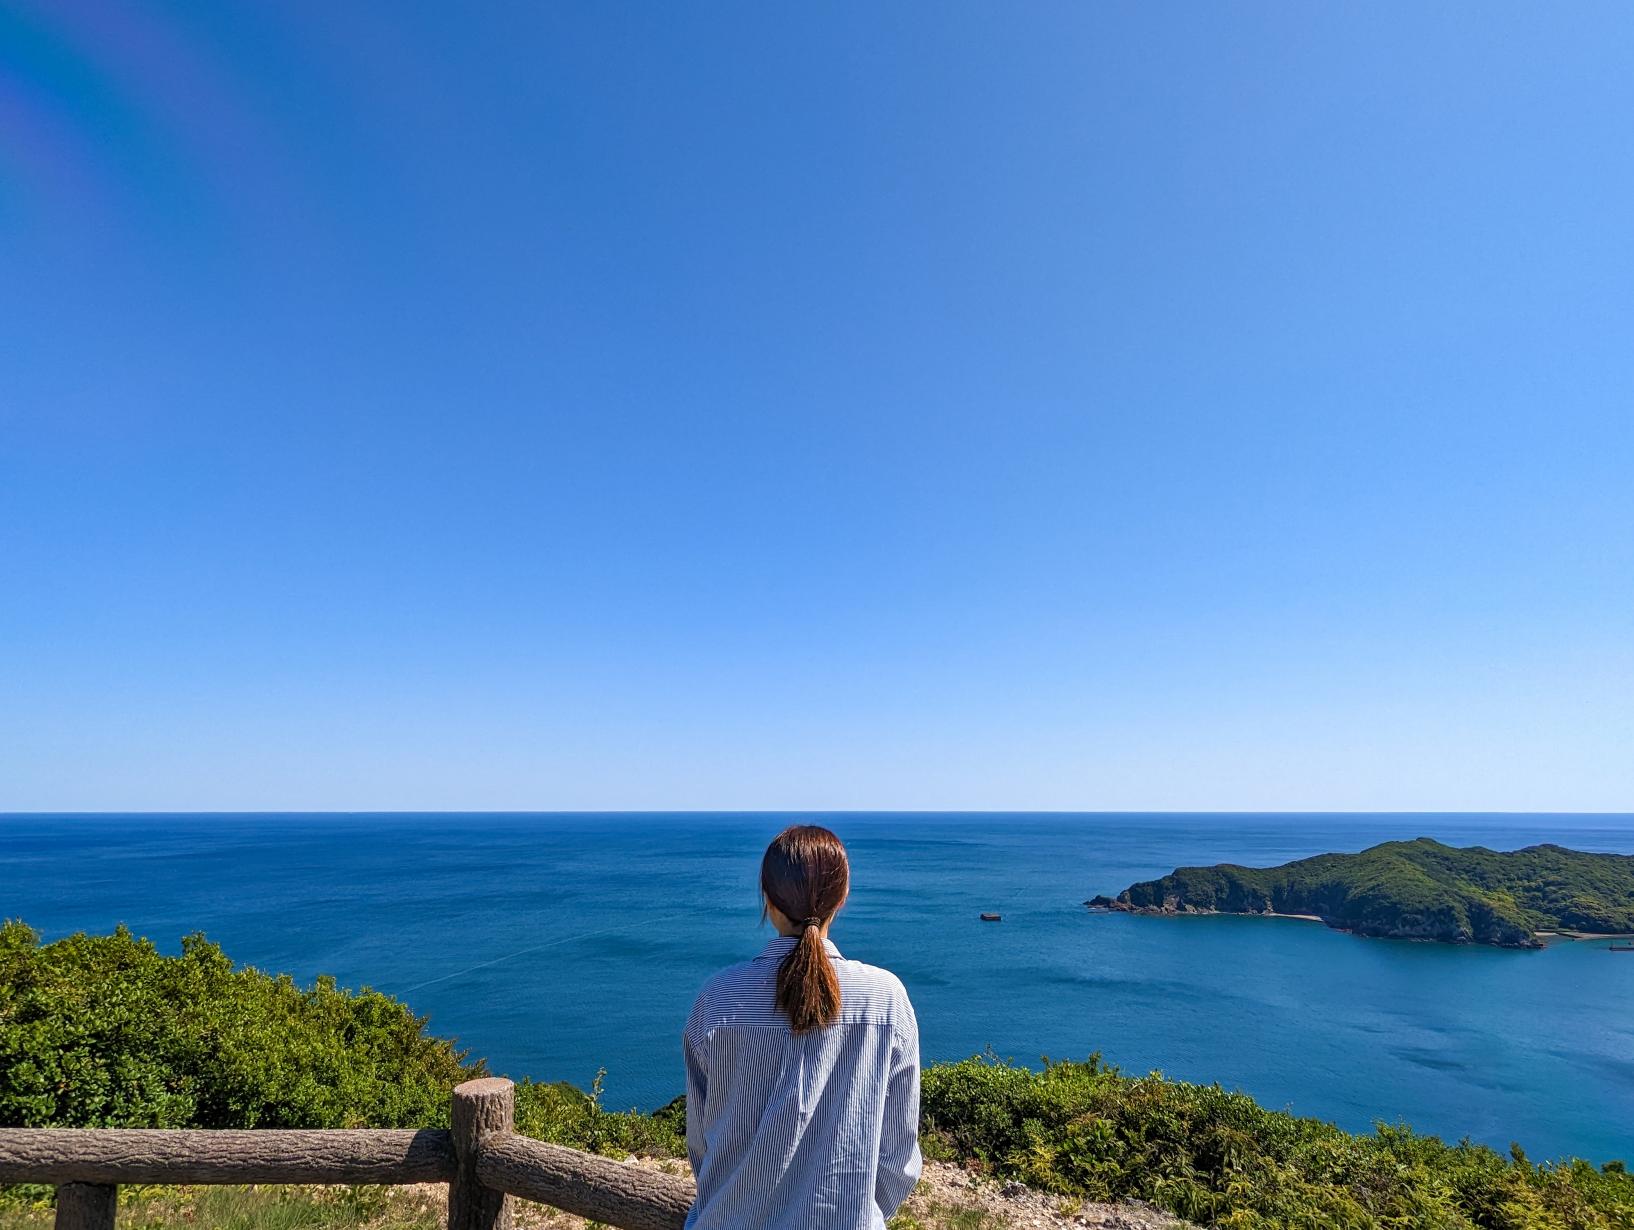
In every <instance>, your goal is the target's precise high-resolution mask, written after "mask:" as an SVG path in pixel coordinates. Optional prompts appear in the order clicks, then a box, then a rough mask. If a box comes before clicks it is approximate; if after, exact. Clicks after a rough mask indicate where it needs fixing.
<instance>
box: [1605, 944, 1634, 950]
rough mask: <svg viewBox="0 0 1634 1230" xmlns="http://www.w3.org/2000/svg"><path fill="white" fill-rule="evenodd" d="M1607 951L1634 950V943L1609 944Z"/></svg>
mask: <svg viewBox="0 0 1634 1230" xmlns="http://www.w3.org/2000/svg"><path fill="white" fill-rule="evenodd" d="M1606 951H1607V952H1634V944H1607V945H1606Z"/></svg>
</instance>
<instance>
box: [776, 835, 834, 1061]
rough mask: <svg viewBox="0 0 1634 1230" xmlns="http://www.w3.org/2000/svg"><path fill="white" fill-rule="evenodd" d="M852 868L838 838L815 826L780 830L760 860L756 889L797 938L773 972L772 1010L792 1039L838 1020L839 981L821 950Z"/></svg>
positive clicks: (831, 963) (825, 953)
mask: <svg viewBox="0 0 1634 1230" xmlns="http://www.w3.org/2000/svg"><path fill="white" fill-rule="evenodd" d="M850 884H851V868H850V865H849V864H848V862H847V861H846V857H845V847H844V846H842V845H841V844H840V839H839V838H838V837H836V836H834V834H833V833H830V832H829V831H828V830H827V829H824V828H818V827H817V826H816V825H814V824H796V825H792V826H791V827H789V828H786V829H784V830H783V831H782V832H781V833H779V834H778V835H777V836H776V837H775V838H774V839H773V840H772V844H771V845H769V846H767V847H766V857H765V858H763V859H761V860H760V890H761V892H763V893H765V894H766V900H767V901H769V902H771V904H773V905H774V906H776V907H777V908H778V910H779V912H781V913H782V914H783V915H784V916H786V917H787V918H788V920H789V921H790V922H791V923H793V924H794V925H795V926H796V927H799V928H800V938H799V939H797V940H796V941H795V943H794V947H793V948H792V949H790V950H789V954H788V955H787V956H786V957H784V958H783V961H782V963H781V964H780V965H779V966H778V967H777V1007H778V1010H779V1011H780V1012H782V1013H783V1014H784V1015H785V1016H787V1017H788V1018H789V1024H790V1026H792V1027H793V1029H794V1032H795V1033H797V1034H800V1033H805V1032H806V1031H807V1030H810V1029H821V1028H823V1027H824V1026H826V1025H832V1024H833V1023H834V1020H835V1018H836V1017H838V1016H839V1015H840V980H839V979H838V978H836V977H835V976H834V964H833V962H831V961H830V960H829V959H828V950H827V949H826V948H824V947H823V934H822V929H823V927H825V926H827V925H828V921H829V919H831V918H833V917H834V915H835V914H836V913H837V912H838V910H839V908H840V906H841V905H842V904H843V903H844V901H845V894H846V890H847V889H848V888H849V887H850Z"/></svg>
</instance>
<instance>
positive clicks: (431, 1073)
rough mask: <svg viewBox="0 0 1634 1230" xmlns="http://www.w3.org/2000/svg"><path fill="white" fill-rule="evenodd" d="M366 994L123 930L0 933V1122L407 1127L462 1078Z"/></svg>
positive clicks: (446, 1058)
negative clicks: (171, 952) (44, 937)
mask: <svg viewBox="0 0 1634 1230" xmlns="http://www.w3.org/2000/svg"><path fill="white" fill-rule="evenodd" d="M424 1026H425V1020H424V1018H422V1017H416V1016H415V1015H414V1014H413V1013H412V1012H410V1011H409V1010H408V1008H407V1007H405V1006H404V1005H403V1004H401V1003H399V1002H398V1001H396V1000H394V999H391V998H390V997H388V996H385V995H381V994H379V993H378V992H374V991H367V990H365V991H362V992H358V993H355V994H354V993H351V992H347V991H343V990H339V989H337V988H336V986H335V983H334V980H333V979H331V978H320V979H318V981H317V983H316V984H315V985H313V986H312V987H310V988H306V989H303V988H301V987H298V986H296V985H295V983H294V982H293V981H292V980H291V979H290V978H289V977H288V975H279V976H277V977H274V976H272V975H269V974H264V973H262V972H260V971H259V970H255V969H249V968H243V969H234V968H233V963H232V962H231V961H230V960H228V958H227V957H226V955H225V954H223V953H222V951H221V949H220V948H219V947H217V946H216V945H215V944H212V943H209V942H208V941H206V940H205V939H204V937H203V936H199V935H192V936H188V937H187V939H185V940H184V941H183V942H182V954H181V955H180V956H179V957H166V956H163V955H161V954H160V953H159V951H158V950H157V949H156V948H154V946H153V945H152V944H151V943H149V942H148V941H147V940H142V939H137V938H136V937H134V936H133V935H131V933H130V932H129V931H127V930H125V929H124V928H120V929H119V930H118V931H116V932H115V933H114V934H113V935H103V936H91V935H83V934H80V935H73V936H70V937H68V938H67V939H63V940H58V941H56V942H55V943H52V944H44V945H42V944H40V943H39V937H38V936H37V935H36V934H35V933H34V932H33V931H32V930H30V929H29V928H28V927H25V926H23V925H22V924H21V923H7V924H5V925H4V926H3V927H0V1125H8V1126H22V1127H27V1126H43V1125H48V1124H49V1125H56V1126H62V1127H352V1126H360V1125H364V1124H369V1125H373V1126H377V1127H416V1126H421V1125H426V1124H435V1123H446V1122H447V1119H448V1091H449V1089H450V1088H451V1087H452V1086H453V1085H454V1084H456V1083H457V1082H458V1081H460V1080H463V1079H466V1077H467V1076H469V1075H476V1074H477V1073H476V1072H475V1071H474V1070H473V1069H470V1068H468V1067H467V1066H466V1065H464V1064H463V1063H462V1062H461V1061H462V1056H461V1055H459V1054H458V1053H457V1052H456V1051H455V1050H454V1048H453V1046H452V1045H450V1044H449V1043H448V1042H445V1041H443V1040H441V1039H438V1038H431V1037H427V1036H426V1034H425V1032H424Z"/></svg>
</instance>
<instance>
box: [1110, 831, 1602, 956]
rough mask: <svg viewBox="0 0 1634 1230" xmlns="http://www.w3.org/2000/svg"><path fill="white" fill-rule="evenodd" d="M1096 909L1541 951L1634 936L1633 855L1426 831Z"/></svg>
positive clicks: (1181, 873)
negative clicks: (1452, 842)
mask: <svg viewBox="0 0 1634 1230" xmlns="http://www.w3.org/2000/svg"><path fill="white" fill-rule="evenodd" d="M1084 904H1085V905H1088V906H1089V907H1090V908H1091V909H1108V910H1124V911H1129V912H1132V913H1138V914H1261V915H1268V914H1284V915H1296V916H1301V917H1308V918H1319V919H1321V920H1322V921H1323V922H1325V923H1327V924H1328V926H1330V927H1337V928H1339V929H1341V930H1345V931H1353V932H1355V933H1356V934H1358V935H1369V936H1381V937H1391V938H1398V939H1415V940H1440V941H1444V942H1447V943H1453V944H1495V945H1499V946H1501V947H1505V948H1537V947H1541V946H1542V943H1543V941H1542V940H1541V939H1540V938H1539V936H1540V934H1543V933H1564V934H1572V935H1626V934H1629V933H1631V932H1634V855H1628V854H1590V853H1585V852H1583V851H1581V850H1568V849H1566V848H1565V847H1564V846H1556V845H1541V846H1527V847H1526V848H1525V849H1522V850H1511V851H1497V850H1488V849H1485V848H1484V847H1481V846H1470V847H1467V848H1463V849H1459V848H1455V847H1453V846H1446V845H1442V844H1441V843H1440V842H1438V841H1434V840H1432V839H1430V838H1428V837H1420V838H1418V839H1417V840H1415V841H1387V842H1385V843H1383V844H1382V845H1377V846H1373V847H1371V848H1369V849H1366V850H1363V851H1361V852H1360V853H1358V854H1322V855H1318V856H1317V857H1315V858H1303V859H1299V860H1298V861H1296V862H1292V863H1285V864H1283V865H1282V866H1280V867H1238V866H1235V865H1232V864H1229V863H1221V864H1218V865H1216V866H1213V867H1181V868H1178V869H1176V870H1175V871H1172V872H1170V873H1169V874H1168V875H1166V876H1163V877H1161V878H1160V879H1156V880H1144V881H1142V882H1141V883H1139V884H1132V885H1130V886H1129V887H1128V888H1126V889H1124V890H1123V892H1121V893H1119V894H1118V895H1117V896H1116V897H1104V896H1103V897H1095V898H1092V899H1091V900H1089V901H1087V902H1085V903H1084Z"/></svg>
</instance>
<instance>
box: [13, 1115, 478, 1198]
mask: <svg viewBox="0 0 1634 1230" xmlns="http://www.w3.org/2000/svg"><path fill="white" fill-rule="evenodd" d="M453 1176H454V1146H453V1143H452V1142H451V1140H450V1139H449V1134H448V1133H447V1132H441V1131H431V1130H427V1131H421V1132H414V1131H346V1130H337V1131H273V1130H270V1129H269V1130H267V1131H260V1132H258V1131H248V1132H245V1131H199V1130H193V1129H186V1130H177V1131H170V1130H164V1129H153V1128H0V1183H62V1184H75V1183H439V1182H446V1181H447V1180H449V1179H451V1178H453Z"/></svg>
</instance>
